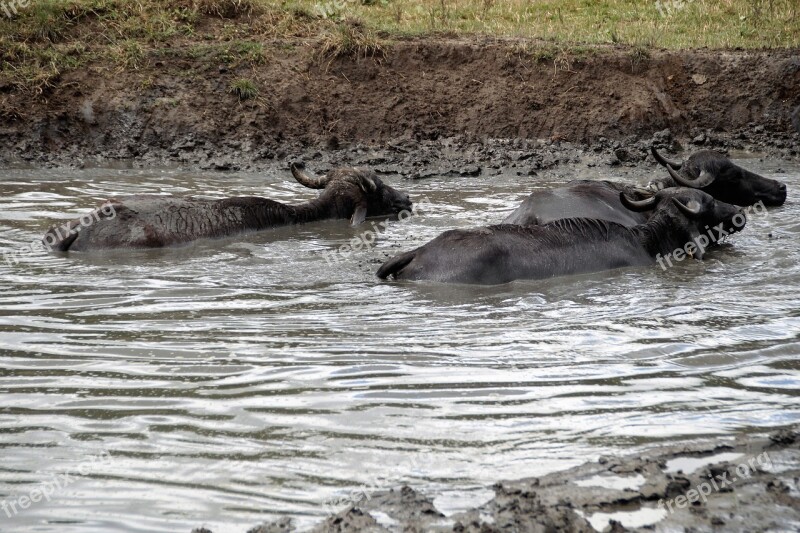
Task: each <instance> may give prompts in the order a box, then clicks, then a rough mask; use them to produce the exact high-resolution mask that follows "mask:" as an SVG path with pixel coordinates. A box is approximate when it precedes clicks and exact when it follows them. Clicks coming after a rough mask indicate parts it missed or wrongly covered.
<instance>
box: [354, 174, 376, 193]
mask: <svg viewBox="0 0 800 533" xmlns="http://www.w3.org/2000/svg"><path fill="white" fill-rule="evenodd" d="M359 181H360V183H359V185H361V188H362V189H363V190H364V192H375V190H376V189H377V188H378V186H377V185H375V182H374V181H373V180H372V178H368V177H366V176H360V180H359Z"/></svg>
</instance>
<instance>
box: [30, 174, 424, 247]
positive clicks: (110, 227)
mask: <svg viewBox="0 0 800 533" xmlns="http://www.w3.org/2000/svg"><path fill="white" fill-rule="evenodd" d="M291 171H292V175H293V176H294V178H295V179H296V180H297V181H298V182H300V183H301V184H302V185H305V186H306V187H309V188H311V189H322V192H321V193H320V195H319V196H318V197H317V198H315V199H313V200H311V201H308V202H305V203H302V204H298V205H285V204H282V203H280V202H276V201H274V200H269V199H267V198H261V197H258V196H239V197H233V198H223V199H220V200H207V199H202V198H194V197H174V196H152V195H150V196H131V197H127V198H120V199H114V198H112V199H110V200H106V201H105V202H104V203H103V204H101V205H100V207H98V208H97V209H96V210H94V211H93V212H91V213H89V214H87V215H84V216H83V217H81V218H78V219H75V220H72V221H70V222H68V223H66V224H64V225H63V226H56V227H53V228H51V229H50V230H49V231H48V232H47V233H46V234H45V236H44V238H43V241H44V243H45V246H46V247H47V248H49V249H51V250H59V251H66V250H71V251H72V250H77V251H89V250H97V249H105V248H158V247H162V246H177V245H181V244H186V243H188V242H191V241H193V240H196V239H201V238H216V237H226V236H230V235H236V234H239V233H245V232H251V231H258V230H263V229H268V228H274V227H278V226H287V225H291V224H302V223H305V222H312V221H316V220H325V219H348V218H349V219H350V220H351V221H352V223H353V224H360V223H361V222H363V221H364V220H365V219H366V218H367V217H374V216H389V215H395V214H399V213H400V212H402V211H404V210H408V211H410V210H411V200H410V199H409V197H408V195H407V194H405V193H403V192H400V191H397V190H395V189H393V188H392V187H389V186H388V185H385V184H384V183H383V182H382V181H381V180H380V178H378V176H376V175H375V173H374V172H372V171H370V170H364V169H357V168H339V169H336V170H333V171H331V172H330V173H329V174H328V175H326V176H321V177H312V176H309V175H308V174H306V173H305V172H303V171H302V170H301V169H300V168H299V167H298V166H297V165H292V166H291Z"/></svg>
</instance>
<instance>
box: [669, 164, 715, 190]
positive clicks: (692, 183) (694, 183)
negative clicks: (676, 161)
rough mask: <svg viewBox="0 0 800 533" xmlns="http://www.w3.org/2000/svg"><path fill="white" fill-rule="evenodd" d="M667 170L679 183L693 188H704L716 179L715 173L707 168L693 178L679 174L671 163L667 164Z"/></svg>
mask: <svg viewBox="0 0 800 533" xmlns="http://www.w3.org/2000/svg"><path fill="white" fill-rule="evenodd" d="M667 171H668V172H669V175H670V176H671V177H672V179H674V180H675V181H676V182H677V183H678V185H683V186H684V187H691V188H692V189H702V188H703V187H707V186H708V185H711V183H712V182H713V181H714V175H713V174H710V173H708V172H706V171H705V170H704V171H702V172H701V173H700V175H699V176H698V177H697V178H696V179H693V180H690V179H687V178H686V177H685V176H683V175H681V174H679V173H678V172H676V171H675V169H674V168H672V167H671V166H670V165H667Z"/></svg>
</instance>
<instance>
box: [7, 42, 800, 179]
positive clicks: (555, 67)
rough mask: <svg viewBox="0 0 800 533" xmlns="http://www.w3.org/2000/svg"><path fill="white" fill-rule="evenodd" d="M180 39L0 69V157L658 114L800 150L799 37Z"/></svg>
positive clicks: (560, 125) (727, 135)
mask: <svg viewBox="0 0 800 533" xmlns="http://www.w3.org/2000/svg"><path fill="white" fill-rule="evenodd" d="M185 46H186V50H181V49H169V50H165V51H164V52H163V53H161V54H159V55H158V56H156V57H154V58H150V59H149V60H148V62H147V63H146V64H145V65H143V66H141V67H140V68H139V69H138V70H132V71H131V70H126V71H121V72H120V71H119V70H118V69H116V68H114V67H111V66H107V65H102V64H90V65H89V66H86V67H83V68H82V69H80V70H78V71H74V72H71V73H68V74H65V75H64V76H62V77H61V79H59V80H58V81H57V82H56V84H55V86H54V87H52V88H50V89H47V90H46V91H45V93H44V94H43V95H41V96H38V97H32V96H30V95H26V94H23V93H18V92H15V91H14V89H13V88H12V87H11V86H8V85H5V86H2V83H0V116H2V117H3V121H2V123H0V124H1V125H0V146H2V148H0V157H2V158H4V159H5V160H6V161H12V160H18V159H22V160H26V161H30V162H33V163H34V164H64V163H68V164H70V163H71V164H80V162H81V161H83V160H87V161H91V160H93V159H100V160H101V161H103V160H116V159H125V160H130V159H133V160H135V161H138V162H141V163H142V164H161V163H163V162H177V163H182V164H186V165H189V166H199V167H205V168H218V169H230V168H257V167H259V165H260V162H267V161H269V160H274V159H282V158H283V157H286V156H287V155H288V156H292V155H295V154H300V153H305V155H308V150H312V152H311V153H313V150H315V149H320V148H329V149H330V148H339V147H341V148H348V147H352V146H355V145H366V146H373V147H374V146H384V147H385V146H386V145H387V143H389V144H391V143H396V142H405V143H413V142H418V141H428V142H431V141H434V142H436V141H438V140H440V139H444V138H454V137H455V138H457V139H458V141H457V143H456V144H457V145H459V146H466V145H469V144H475V143H478V144H480V143H483V144H485V143H487V142H489V141H487V140H488V139H521V140H535V139H538V140H539V142H541V140H545V141H546V142H548V143H559V142H561V141H570V142H572V143H580V144H589V145H595V144H599V145H600V146H601V147H605V148H604V149H607V150H608V151H614V150H616V149H618V148H619V145H617V146H616V147H615V146H614V144H613V142H614V141H616V142H617V143H619V142H620V141H622V142H624V143H628V144H630V143H634V142H636V141H637V140H639V139H642V138H648V139H649V138H650V137H651V136H652V135H653V134H654V133H655V132H658V131H662V130H664V129H666V128H669V129H670V132H671V135H672V136H675V138H676V139H680V140H681V142H682V143H683V144H684V145H685V144H686V143H687V142H689V143H693V144H695V145H697V146H702V145H706V146H708V145H712V146H721V147H729V148H745V149H746V148H752V147H753V146H755V147H758V148H761V149H766V150H768V151H773V152H776V153H777V154H778V155H781V156H785V157H787V156H788V157H792V156H797V155H798V154H800V133H798V131H796V129H795V127H794V125H793V119H792V113H793V111H794V110H795V109H797V108H798V106H799V105H800V54H798V53H797V51H790V50H783V51H768V52H767V51H764V52H761V51H705V50H700V51H681V52H670V51H653V52H645V51H642V50H636V49H630V48H621V47H620V48H615V47H594V48H583V49H581V50H580V51H575V50H573V51H572V52H570V53H567V54H565V53H558V54H556V55H555V56H551V55H548V54H546V53H542V52H536V50H540V49H539V48H534V49H531V48H528V47H526V45H525V43H524V42H520V41H509V40H504V41H499V40H496V39H483V38H476V39H461V40H444V39H427V40H406V41H399V42H395V43H393V44H392V45H391V46H390V47H388V48H387V49H386V51H385V54H383V55H382V56H381V57H370V58H363V57H362V58H358V59H356V58H352V57H338V58H335V59H332V60H331V59H328V58H323V57H322V56H321V55H320V54H319V51H318V50H317V49H316V48H315V47H314V46H313V45H309V44H304V43H303V42H296V43H286V42H282V43H271V44H270V45H269V48H268V50H269V53H268V54H267V57H266V60H265V61H264V62H263V63H262V64H259V65H257V66H252V65H250V66H247V67H238V68H237V67H231V66H229V65H225V64H220V63H219V62H209V61H206V60H204V59H203V58H197V59H192V54H191V53H190V50H189V49H190V46H191V44H190V43H188V44H186V45H185ZM532 50H533V51H532ZM238 78H247V79H249V80H252V81H253V82H254V83H255V85H256V86H257V88H258V90H259V95H258V96H257V97H255V98H251V99H249V100H245V101H239V99H238V98H237V96H235V95H234V94H232V93H231V91H230V87H231V83H232V82H233V81H234V80H236V79H238ZM794 121H795V122H797V119H796V118H795V120H794ZM720 139H722V140H721V141H720ZM675 147H677V146H675ZM636 157H638V156H634V159H635V158H636ZM623 159H624V158H623Z"/></svg>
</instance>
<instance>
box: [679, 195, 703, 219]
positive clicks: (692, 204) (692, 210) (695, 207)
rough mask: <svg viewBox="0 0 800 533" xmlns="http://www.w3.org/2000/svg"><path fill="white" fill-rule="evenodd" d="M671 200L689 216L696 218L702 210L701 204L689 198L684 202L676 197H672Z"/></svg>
mask: <svg viewBox="0 0 800 533" xmlns="http://www.w3.org/2000/svg"><path fill="white" fill-rule="evenodd" d="M672 201H673V202H675V205H677V206H678V209H680V210H681V211H683V213H684V214H685V215H686V216H688V217H689V218H696V217H697V216H698V215H700V213H701V212H702V211H703V209H702V206H701V205H700V203H699V202H698V201H696V200H689V202H688V203H686V204H684V203H683V202H681V201H680V200H678V199H677V198H673V199H672Z"/></svg>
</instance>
